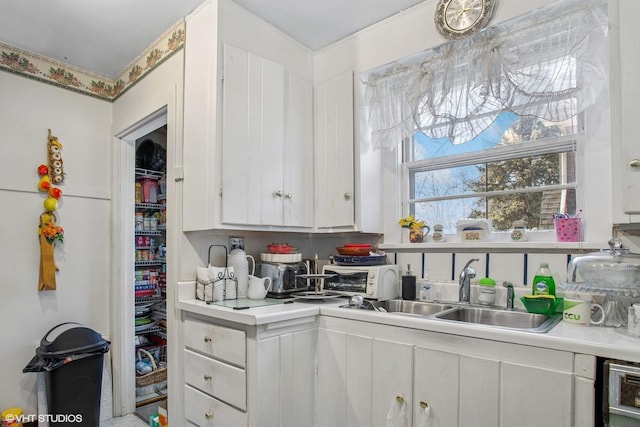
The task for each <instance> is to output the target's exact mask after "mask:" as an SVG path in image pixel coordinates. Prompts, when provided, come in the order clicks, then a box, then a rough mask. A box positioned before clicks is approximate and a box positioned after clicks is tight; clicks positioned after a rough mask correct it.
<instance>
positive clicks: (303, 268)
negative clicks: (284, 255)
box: [256, 261, 313, 298]
mask: <svg viewBox="0 0 640 427" xmlns="http://www.w3.org/2000/svg"><path fill="white" fill-rule="evenodd" d="M309 272H310V267H309V261H306V262H291V263H285V262H262V263H257V264H256V276H258V277H270V278H271V282H272V285H271V290H270V291H269V292H268V293H267V297H269V298H286V297H288V296H289V295H290V294H292V293H294V292H300V291H306V290H309V289H312V288H310V287H309V286H310V285H311V286H312V285H313V283H311V284H309V281H308V280H307V279H303V278H301V277H299V276H300V275H303V274H309Z"/></svg>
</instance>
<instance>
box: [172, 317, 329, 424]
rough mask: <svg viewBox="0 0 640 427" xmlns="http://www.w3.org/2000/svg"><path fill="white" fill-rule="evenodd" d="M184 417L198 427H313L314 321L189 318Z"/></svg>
mask: <svg viewBox="0 0 640 427" xmlns="http://www.w3.org/2000/svg"><path fill="white" fill-rule="evenodd" d="M182 334H183V342H184V347H185V348H184V351H183V356H182V357H183V365H184V379H185V404H184V407H185V418H186V420H187V421H189V422H192V423H194V424H196V425H211V426H213V425H216V426H219V425H223V426H227V425H229V426H231V425H233V426H251V427H271V426H274V427H277V426H281V427H285V426H299V425H311V424H312V423H313V419H314V409H315V374H316V372H315V355H316V343H317V327H316V323H315V316H311V317H305V318H301V319H296V320H288V321H284V322H274V323H270V324H268V325H260V326H246V325H241V324H234V323H230V322H222V323H220V322H218V321H217V320H216V319H213V318H208V317H205V316H199V315H191V314H189V313H186V314H185V315H184V316H183V328H182Z"/></svg>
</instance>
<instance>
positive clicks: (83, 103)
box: [0, 73, 111, 414]
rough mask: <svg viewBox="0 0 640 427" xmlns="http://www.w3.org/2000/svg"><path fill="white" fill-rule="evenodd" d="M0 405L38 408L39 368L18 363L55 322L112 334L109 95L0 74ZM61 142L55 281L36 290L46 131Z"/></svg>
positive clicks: (27, 411)
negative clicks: (33, 370) (29, 370)
mask: <svg viewBox="0 0 640 427" xmlns="http://www.w3.org/2000/svg"><path fill="white" fill-rule="evenodd" d="M0 90H1V91H2V96H1V97H0V117H2V139H3V141H2V147H3V150H4V152H3V155H2V156H0V198H1V199H2V206H3V209H2V214H1V215H0V218H2V220H1V222H0V254H2V261H0V289H1V292H0V295H1V296H0V315H1V316H2V327H0V343H1V345H0V360H1V361H2V387H0V407H1V408H3V409H5V408H8V407H12V406H19V407H22V408H23V410H24V413H25V414H35V413H36V412H35V410H36V376H37V375H36V374H23V373H22V369H23V368H24V367H25V365H26V364H27V363H28V362H29V360H30V359H31V358H32V357H33V356H34V355H35V348H36V347H37V345H39V342H40V339H41V338H42V337H43V336H44V335H45V334H46V332H47V331H48V330H49V329H51V328H52V327H53V326H55V325H58V324H59V323H62V322H67V321H76V322H80V323H82V324H84V325H85V326H87V327H90V328H92V329H95V330H97V331H98V332H100V333H103V334H105V335H107V336H108V335H109V333H110V328H109V303H108V301H109V286H111V281H110V270H109V265H110V260H109V253H110V252H109V245H110V236H109V226H108V224H109V222H110V220H111V217H110V207H109V206H110V198H111V181H110V170H111V169H110V168H111V154H110V150H109V131H110V123H111V104H110V103H109V102H105V101H102V100H98V99H96V98H92V97H89V96H86V95H80V94H77V93H74V92H72V91H69V90H65V89H60V88H57V87H54V86H51V85H47V84H43V83H40V82H36V81H34V80H30V79H27V78H24V77H19V76H16V75H13V74H10V73H0ZM48 129H51V130H52V133H53V135H55V136H57V137H58V138H59V140H60V142H61V143H62V145H63V150H62V156H63V160H64V169H65V172H66V174H67V176H66V179H65V183H64V184H63V185H61V186H60V188H61V189H62V191H63V196H62V198H61V200H60V203H59V209H58V211H57V212H56V214H57V217H58V223H59V225H61V226H62V227H63V228H64V230H65V234H64V245H61V246H58V247H57V248H56V251H55V256H56V261H57V264H58V267H59V268H60V271H59V272H58V273H57V274H56V281H57V290H55V291H45V292H39V291H38V289H37V287H38V272H39V270H38V269H39V262H40V247H39V241H38V235H37V230H38V221H39V216H40V214H41V213H42V212H43V206H42V202H43V200H44V199H45V194H44V193H41V192H39V191H37V183H38V179H39V177H38V174H37V171H36V168H37V167H38V165H40V164H41V163H47V157H46V147H47V145H46V144H47V130H48Z"/></svg>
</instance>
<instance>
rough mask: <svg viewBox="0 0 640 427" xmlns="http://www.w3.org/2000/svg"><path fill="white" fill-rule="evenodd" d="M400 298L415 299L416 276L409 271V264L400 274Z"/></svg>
mask: <svg viewBox="0 0 640 427" xmlns="http://www.w3.org/2000/svg"><path fill="white" fill-rule="evenodd" d="M402 299H406V300H411V301H415V299H416V276H414V275H413V273H411V264H408V265H407V272H406V274H405V275H404V276H402Z"/></svg>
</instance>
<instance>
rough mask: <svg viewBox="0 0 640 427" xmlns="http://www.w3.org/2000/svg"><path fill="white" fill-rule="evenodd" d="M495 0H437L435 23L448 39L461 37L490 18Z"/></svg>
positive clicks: (481, 26)
mask: <svg viewBox="0 0 640 427" xmlns="http://www.w3.org/2000/svg"><path fill="white" fill-rule="evenodd" d="M495 1H496V0H439V1H438V5H437V7H436V15H435V23H436V27H437V28H438V31H439V32H440V34H442V35H443V36H444V37H446V38H448V39H461V38H464V37H467V36H469V35H471V34H473V33H475V32H477V31H478V30H480V29H481V28H483V27H484V26H485V25H486V24H487V23H488V22H489V20H490V19H491V15H492V13H493V9H494V6H495Z"/></svg>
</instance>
